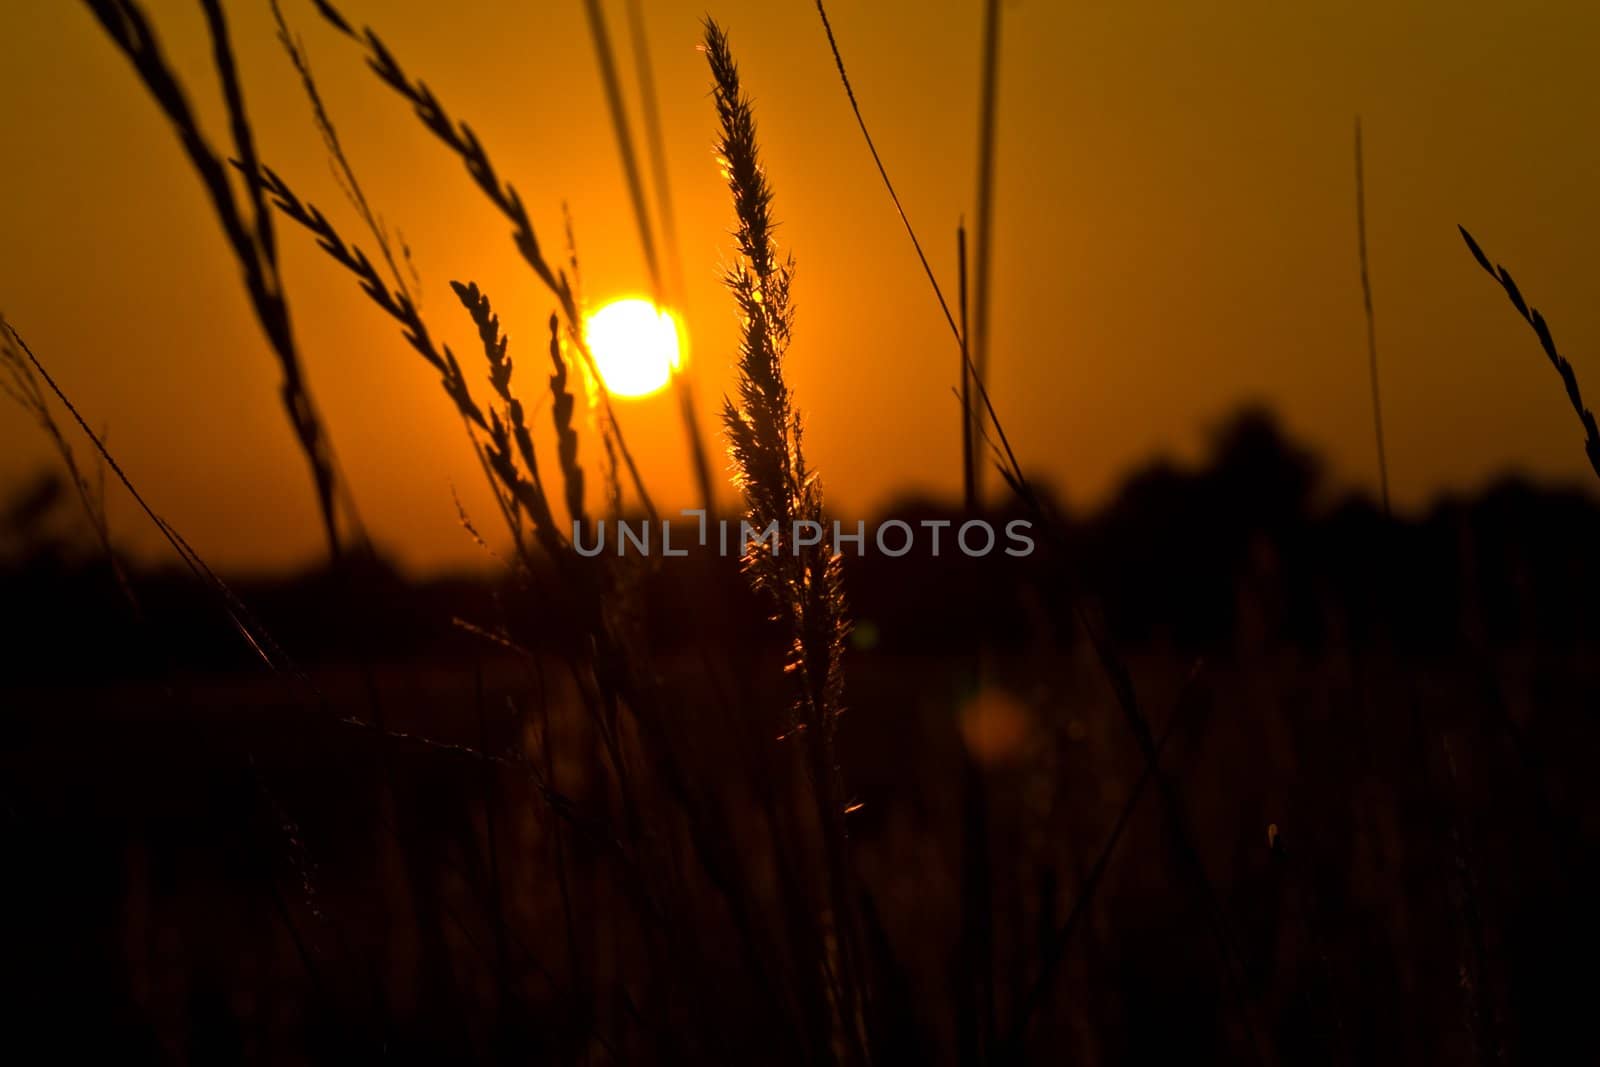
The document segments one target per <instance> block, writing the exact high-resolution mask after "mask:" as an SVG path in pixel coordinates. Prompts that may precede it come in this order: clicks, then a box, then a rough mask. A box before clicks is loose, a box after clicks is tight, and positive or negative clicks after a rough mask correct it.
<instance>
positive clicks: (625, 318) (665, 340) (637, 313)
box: [588, 300, 679, 396]
mask: <svg viewBox="0 0 1600 1067" xmlns="http://www.w3.org/2000/svg"><path fill="white" fill-rule="evenodd" d="M588 338H589V348H590V350H591V351H592V352H593V353H594V360H595V364H596V366H597V367H598V368H599V370H600V377H601V378H602V379H604V380H605V385H606V388H607V389H609V390H610V391H611V392H612V393H613V394H614V395H616V396H649V395H650V394H651V393H654V392H656V391H657V390H659V389H661V388H662V387H663V386H665V385H666V384H667V383H668V382H669V381H671V380H672V372H673V371H675V370H677V369H678V358H679V357H678V326H677V323H676V322H675V321H673V318H672V316H671V315H670V314H668V313H667V312H665V311H658V310H657V309H656V306H655V305H654V304H652V303H651V302H650V301H648V300H614V301H612V302H611V303H609V304H607V305H606V306H605V307H603V308H601V309H600V310H599V311H596V312H595V313H594V314H593V315H590V316H589V323H588Z"/></svg>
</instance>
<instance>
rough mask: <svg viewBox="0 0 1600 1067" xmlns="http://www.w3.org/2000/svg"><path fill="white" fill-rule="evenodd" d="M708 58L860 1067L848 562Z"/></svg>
mask: <svg viewBox="0 0 1600 1067" xmlns="http://www.w3.org/2000/svg"><path fill="white" fill-rule="evenodd" d="M704 47H705V54H706V59H707V62H708V63H709V65H710V69H711V77H712V97H713V99H714V100H715V102H716V108H717V118H718V122H719V136H718V141H717V152H718V156H719V161H720V163H721V166H722V170H723V174H724V176H725V178H726V180H727V183H728V191H729V192H730V193H731V194H732V198H733V206H734V215H735V218H736V228H735V231H734V236H735V240H736V242H737V246H738V252H739V258H738V260H737V261H736V262H735V263H733V264H732V265H730V266H729V267H728V268H727V271H726V273H725V276H724V282H725V284H726V285H727V287H728V290H729V292H731V293H732V294H733V298H734V302H735V304H736V305H737V307H738V310H739V315H740V319H741V323H742V330H741V337H740V343H739V356H738V365H737V374H738V402H737V403H735V402H734V401H733V400H732V399H724V401H723V411H722V419H723V425H724V427H725V428H726V431H727V435H728V447H729V453H730V454H731V455H732V457H733V464H734V479H735V482H736V484H737V485H738V487H739V489H740V491H741V493H742V494H743V496H744V502H745V512H746V518H747V520H748V521H749V522H750V523H751V525H753V526H754V527H755V528H756V529H757V530H765V529H768V528H769V526H771V527H775V528H776V530H777V536H776V538H775V539H774V540H755V539H753V540H751V541H750V543H749V544H748V545H747V546H746V551H745V556H744V564H745V570H746V573H747V574H748V576H749V578H750V581H751V583H752V585H753V586H754V588H755V589H756V590H757V591H758V592H760V593H762V594H763V595H765V596H766V597H767V598H768V601H769V603H771V604H772V606H773V609H774V615H775V617H776V618H778V619H779V620H781V621H782V622H783V623H784V624H785V625H786V628H787V630H788V632H789V638H790V647H789V656H788V664H787V670H788V671H789V673H790V674H791V675H792V676H793V678H794V679H795V693H796V696H795V700H794V704H793V713H792V721H791V731H790V734H789V737H790V739H791V740H792V742H793V743H795V744H797V745H800V746H803V748H804V750H805V762H806V765H807V767H808V769H809V773H810V781H811V787H812V794H813V797H814V799H815V804H816V816H817V822H818V829H819V832H820V834H821V839H822V852H823V859H824V863H825V864H826V867H827V871H826V877H827V884H828V895H829V898H830V904H831V912H832V926H833V930H834V933H835V936H836V938H837V944H838V951H837V954H836V960H837V962H836V963H835V964H834V966H833V967H832V968H831V969H832V970H833V981H834V984H835V996H836V1001H835V1005H834V1008H835V1012H836V1024H837V1027H838V1030H837V1033H836V1044H837V1045H838V1046H839V1050H840V1051H841V1052H845V1053H846V1054H847V1055H848V1057H849V1058H850V1059H852V1060H858V1061H864V1060H865V1059H867V1058H868V1052H867V1037H866V1032H867V1026H866V1001H865V998H866V995H867V989H866V986H865V983H864V981H863V975H862V974H861V965H862V956H861V942H860V936H859V932H858V923H857V906H858V905H857V895H856V891H855V889H854V887H853V882H854V879H853V876H852V872H851V864H850V859H849V856H848V851H847V846H846V834H845V806H846V805H845V797H844V790H843V784H842V781H841V778H840V774H839V768H838V764H837V759H836V756H835V749H834V732H835V729H836V725H837V720H838V717H839V715H840V713H841V712H842V711H843V687H844V675H843V662H842V661H843V655H844V642H845V637H846V635H847V634H848V632H849V619H848V617H847V614H846V611H845V603H844V591H843V588H842V583H841V575H840V560H839V556H838V555H837V554H836V553H835V552H834V550H833V545H832V541H831V538H830V537H829V536H828V535H827V533H826V528H827V518H826V515H825V514H824V512H823V506H822V486H821V482H820V480H819V478H818V477H817V475H816V473H815V472H814V471H811V470H810V469H809V468H808V467H807V465H806V461H805V452H804V449H803V445H802V431H801V420H800V416H799V414H798V412H796V411H795V409H794V407H793V404H792V401H791V397H790V393H789V388H788V385H787V383H786V382H785V380H784V374H783V361H784V357H785V354H786V353H787V351H788V347H789V342H790V338H791V336H792V332H793V325H794V313H793V308H792V307H791V305H790V300H789V294H790V286H791V282H792V280H793V277H794V260H793V257H792V256H788V257H780V255H779V253H778V250H777V246H776V242H775V240H774V238H773V230H774V229H775V226H776V223H775V221H774V219H773V214H772V200H773V192H772V187H771V186H770V185H769V184H768V182H767V177H766V173H765V171H764V170H763V169H762V166H761V161H760V153H759V148H758V144H757V138H756V121H755V114H754V111H753V109H752V107H751V104H750V99H749V97H747V96H746V95H745V93H744V90H743V87H742V85H741V83H740V78H739V69H738V66H737V64H736V63H735V62H734V59H733V54H732V51H731V50H730V48H729V44H728V38H727V35H726V34H725V33H724V32H723V30H722V28H721V27H720V26H718V25H717V23H716V22H714V21H712V20H709V19H708V20H707V21H706V24H705V46H704ZM801 524H806V525H808V526H809V528H810V529H812V530H814V531H816V536H815V538H814V539H808V540H801V539H800V538H799V537H798V536H797V526H798V525H801Z"/></svg>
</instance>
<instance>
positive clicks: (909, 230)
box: [817, 0, 1033, 499]
mask: <svg viewBox="0 0 1600 1067" xmlns="http://www.w3.org/2000/svg"><path fill="white" fill-rule="evenodd" d="M817 14H818V15H819V16H820V17H821V19H822V29H823V32H824V33H825V34H826V35H827V38H828V48H829V50H830V51H831V52H832V53H833V63H834V66H835V67H836V68H837V69H838V71H839V81H840V84H842V85H843V86H844V93H845V96H846V97H847V98H848V99H849V101H850V110H851V112H852V113H854V115H855V117H856V126H857V127H858V128H859V129H860V130H861V137H862V139H863V140H865V141H866V142H867V151H869V152H870V153H872V162H873V164H874V165H875V166H876V167H877V168H878V177H879V178H881V179H882V180H883V187H884V189H886V190H887V191H888V193H889V200H890V202H891V203H893V204H894V209H895V213H896V214H898V215H899V216H900V224H901V225H902V226H904V227H905V231H906V236H907V237H909V238H910V239H911V247H912V248H913V249H915V250H916V253H917V260H918V262H920V263H921V264H922V272H923V274H925V275H926V276H927V278H928V285H929V287H930V288H932V290H933V295H934V299H935V300H937V301H938V302H939V310H940V311H941V312H943V313H944V321H945V322H946V323H947V324H948V325H949V327H950V333H951V335H952V336H953V337H954V338H955V342H956V346H957V347H958V348H960V350H961V362H962V366H964V367H965V368H966V371H967V373H968V374H970V375H972V383H973V385H974V386H975V387H976V389H977V392H978V399H979V400H980V401H981V402H982V404H983V413H984V415H985V416H987V418H988V422H989V425H990V426H992V427H994V432H995V436H996V437H997V438H999V442H998V443H999V448H998V449H996V452H997V455H998V458H999V460H1000V473H1001V476H1002V477H1004V478H1005V480H1006V483H1007V484H1008V485H1010V486H1012V487H1013V488H1014V489H1016V490H1017V491H1018V494H1019V495H1021V496H1024V497H1025V498H1028V499H1031V498H1032V496H1033V494H1032V491H1031V490H1030V489H1029V488H1028V485H1027V479H1026V478H1025V477H1024V476H1023V473H1022V466H1021V464H1019V463H1018V462H1017V456H1016V453H1015V452H1013V451H1012V448H1011V441H1010V439H1009V438H1008V437H1007V436H1006V430H1005V427H1004V426H1003V425H1002V424H1001V422H1000V415H999V413H998V412H997V411H995V407H994V402H993V401H992V400H991V399H990V398H989V390H988V389H987V388H986V387H985V385H984V382H983V377H982V375H979V374H978V373H977V370H976V367H975V364H974V363H973V361H972V355H971V353H970V352H969V351H968V346H967V341H966V336H967V331H966V330H964V329H962V328H961V327H960V326H957V325H956V317H955V315H954V314H953V313H952V312H951V310H950V304H949V302H948V301H946V300H945V298H944V290H943V289H942V288H941V287H940V286H939V279H938V278H937V277H936V276H935V275H934V273H933V267H932V265H931V264H929V262H928V257H927V255H926V254H925V253H924V252H923V251H922V242H921V241H919V240H918V239H917V231H916V227H914V226H912V225H911V218H910V216H908V215H907V214H906V210H905V208H904V207H903V206H901V203H900V194H899V193H897V192H895V188H894V181H893V180H892V179H890V177H889V171H888V168H887V167H885V166H884V164H883V157H882V156H880V155H879V154H878V146H877V144H876V143H875V142H874V141H873V140H872V131H870V130H869V129H867V120H866V119H865V117H863V116H862V114H861V105H860V103H859V102H858V101H857V100H856V92H855V89H854V87H853V86H851V84H850V74H849V72H848V71H846V70H845V66H844V57H843V56H842V55H841V54H840V53H839V42H838V40H837V39H836V38H835V37H834V34H833V24H832V23H831V22H830V21H829V20H828V9H827V8H826V7H824V6H823V4H822V0H817ZM973 421H974V425H975V432H974V436H975V437H977V436H985V437H986V436H987V432H986V431H984V430H983V429H982V426H981V422H982V420H981V419H974V420H973Z"/></svg>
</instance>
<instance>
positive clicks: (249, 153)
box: [84, 0, 364, 558]
mask: <svg viewBox="0 0 1600 1067" xmlns="http://www.w3.org/2000/svg"><path fill="white" fill-rule="evenodd" d="M84 3H85V4H86V5H87V6H88V8H89V10H90V11H91V12H92V13H93V14H94V16H95V18H97V19H98V20H99V21H100V25H101V27H102V28H103V29H104V30H105V31H106V35H107V36H108V37H110V38H111V40H112V43H114V44H115V45H116V46H117V47H118V48H119V49H120V50H121V51H122V53H123V54H124V55H125V56H126V57H127V59H128V61H129V62H130V63H132V64H133V68H134V71H135V73H137V74H138V76H139V79H140V81H142V82H143V83H144V86H145V89H146V90H147V91H148V92H149V93H150V95H151V96H152V97H153V98H154V99H155V101H156V103H157V104H158V105H159V106H160V107H161V110H162V112H163V113H164V114H165V115H166V116H167V120H168V121H169V122H171V123H172V126H173V128H174V129H175V130H176V131H177V133H178V138H179V140H180V141H181V142H182V143H183V148H184V153H185V154H186V155H187V156H188V157H189V163H190V166H192V167H193V168H194V171H195V173H196V175H197V176H198V177H199V178H200V181H201V184H202V185H203V186H204V187H205V190H206V194H207V196H208V197H209V198H210V200H211V205H212V208H213V209H214V210H215V212H216V214H217V219H218V221H219V222H220V223H221V224H222V230H223V234H224V236H225V237H226V238H227V240H228V244H229V246H230V247H231V248H232V250H233V254H234V258H235V259H236V260H237V261H238V263H239V266H240V269H241V270H242V271H243V272H244V281H245V288H246V290H247V291H248V292H249V294H250V303H251V306H252V307H253V308H254V310H255V314H256V319H257V320H258V321H259V322H260V324H261V328H262V330H263V332H264V333H265V334H266V336H267V340H268V342H269V343H270V344H271V346H272V350H273V352H274V353H275V354H276V356H277V359H278V366H279V368H280V370H281V372H282V375H283V381H282V384H281V386H280V388H279V395H280V397H281V399H282V402H283V406H284V410H285V411H286V412H287V413H288V416H289V422H290V425H291V426H292V427H293V429H294V433H295V437H296V439H297V441H298V442H299V445H300V450H301V452H302V453H304V455H305V458H306V462H307V463H308V464H309V466H310V468H311V477H312V482H313V484H314V486H315V488H316V494H317V506H318V509H319V511H320V514H321V518H322V525H323V531H324V534H325V535H326V537H327V541H328V550H329V552H330V553H331V554H332V555H333V556H334V557H335V558H338V557H339V555H340V554H341V540H340V532H339V517H338V504H337V500H336V497H337V496H338V495H339V488H340V487H339V483H340V479H339V478H338V477H337V474H336V466H337V465H336V460H335V458H334V455H333V448H332V445H331V444H330V442H329V440H328V434H327V431H326V430H325V429H324V428H323V424H322V419H321V417H320V416H319V415H318V414H317V409H316V406H315V404H313V402H312V399H311V392H310V387H309V386H308V385H307V384H306V380H305V375H304V373H303V371H302V370H301V365H300V355H299V352H298V350H297V348H296V346H295V341H294V331H293V329H292V326H291V323H290V318H289V304H288V301H287V299H286V297H285V295H284V291H283V282H282V278H281V276H280V275H279V272H278V253H277V242H276V239H275V237H274V234H273V227H272V211H271V208H269V207H268V206H267V204H266V202H265V199H264V196H263V193H262V191H261V189H260V188H259V187H258V186H256V185H254V184H250V185H248V186H247V188H248V191H249V195H248V198H247V199H246V201H245V202H244V203H241V202H240V200H239V197H238V195H237V194H236V192H235V190H234V187H233V185H232V184H231V183H230V182H229V180H228V170H227V167H226V165H225V164H224V162H223V158H222V157H221V156H219V155H218V154H217V152H216V151H215V150H214V149H213V148H212V147H211V144H210V142H208V141H207V140H206V138H205V135H204V134H203V133H202V132H201V131H200V126H199V122H198V120H197V119H196V118H195V115H194V112H193V110H192V109H191V107H190V106H189V99H188V96H187V94H186V93H185V92H184V90H183V87H182V85H181V84H180V83H179V81H178V79H177V76H176V75H175V74H174V73H173V70H172V68H171V67H170V66H169V65H168V63H167V60H166V57H165V56H164V54H163V53H162V51H161V46H160V43H159V42H158V41H157V40H156V36H155V30H154V28H153V27H152V26H151V25H150V21H149V19H148V18H146V16H145V14H144V11H143V9H142V8H141V7H140V5H139V4H138V3H137V2H136V0H84ZM200 7H201V9H202V11H203V12H204V14H205V21H206V31H207V33H208V34H209V36H210V40H211V52H212V65H213V66H214V67H215V68H216V73H217V77H218V79H219V80H220V82H221V84H222V94H223V100H224V103H225V104H226V106H227V111H228V118H229V130H230V133H231V136H232V141H233V153H234V155H235V156H236V157H237V158H238V159H239V160H241V161H242V164H243V166H244V169H245V171H246V173H254V171H255V169H256V149H255V138H254V135H253V134H252V132H251V128H250V121H249V116H248V115H247V114H246V112H245V106H244V94H243V91H242V90H241V88H240V85H239V75H238V66H237V64H236V62H235V60H234V55H233V46H232V44H231V42H230V39H229V36H228V24H227V20H226V18H225V17H224V15H223V13H222V4H221V0H200ZM247 208H248V211H247V210H246V209H247ZM344 505H345V510H346V515H347V516H348V518H349V520H350V522H351V523H352V525H353V526H354V527H355V528H356V530H357V531H358V532H359V529H360V522H359V518H358V517H357V516H356V513H355V508H354V505H353V503H352V502H351V500H350V498H349V494H348V492H346V493H345V494H344ZM362 539H363V540H364V538H362Z"/></svg>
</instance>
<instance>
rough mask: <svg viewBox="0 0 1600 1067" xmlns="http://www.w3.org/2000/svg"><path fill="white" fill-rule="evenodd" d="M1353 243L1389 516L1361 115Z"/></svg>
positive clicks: (1385, 511) (1385, 509)
mask: <svg viewBox="0 0 1600 1067" xmlns="http://www.w3.org/2000/svg"><path fill="white" fill-rule="evenodd" d="M1356 243H1357V249H1358V251H1359V253H1360V258H1361V306H1362V308H1363V309H1364V310H1365V311H1366V314H1367V370H1368V373H1369V374H1370V375H1371V378H1372V431H1373V433H1374V435H1376V437H1377V440H1378V485H1379V487H1380V488H1381V490H1382V492H1383V514H1384V515H1385V517H1387V516H1389V514H1390V510H1389V460H1388V457H1387V456H1386V455H1385V453H1384V448H1383V401H1382V399H1381V397H1380V395H1379V391H1378V330H1377V326H1376V325H1375V324H1374V322H1373V317H1372V276H1371V274H1370V273H1369V272H1368V270H1367V181H1366V173H1365V170H1364V168H1363V166H1362V158H1361V116H1359V115H1357V116H1356Z"/></svg>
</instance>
